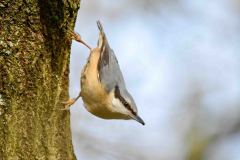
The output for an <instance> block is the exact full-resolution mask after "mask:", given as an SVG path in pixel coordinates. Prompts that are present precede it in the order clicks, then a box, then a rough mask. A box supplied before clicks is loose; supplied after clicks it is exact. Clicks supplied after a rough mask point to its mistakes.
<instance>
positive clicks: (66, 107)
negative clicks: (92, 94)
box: [61, 99, 76, 110]
mask: <svg viewBox="0 0 240 160" xmlns="http://www.w3.org/2000/svg"><path fill="white" fill-rule="evenodd" d="M75 102H76V100H75V99H69V100H68V101H66V102H62V104H65V106H64V108H63V109H61V110H69V109H70V107H71V105H73V104H74V103H75Z"/></svg>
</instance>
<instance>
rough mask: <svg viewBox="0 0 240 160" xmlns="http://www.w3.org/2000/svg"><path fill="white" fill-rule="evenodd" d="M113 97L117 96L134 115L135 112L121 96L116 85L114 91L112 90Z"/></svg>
mask: <svg viewBox="0 0 240 160" xmlns="http://www.w3.org/2000/svg"><path fill="white" fill-rule="evenodd" d="M114 97H116V98H118V99H119V100H120V101H121V102H122V104H123V105H124V106H125V107H126V108H127V109H128V110H130V111H131V113H132V114H133V115H136V112H134V111H133V109H132V108H131V106H130V104H129V103H128V102H127V101H126V100H125V99H124V98H123V97H122V96H121V93H120V90H119V87H118V86H115V92H114Z"/></svg>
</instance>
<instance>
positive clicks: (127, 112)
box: [112, 86, 145, 125]
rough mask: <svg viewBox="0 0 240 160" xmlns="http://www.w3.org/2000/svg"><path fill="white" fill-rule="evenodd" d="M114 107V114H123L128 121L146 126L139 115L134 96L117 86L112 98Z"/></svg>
mask: <svg viewBox="0 0 240 160" xmlns="http://www.w3.org/2000/svg"><path fill="white" fill-rule="evenodd" d="M112 107H113V110H114V112H117V113H119V114H122V115H123V116H124V117H126V119H133V120H136V121H137V122H139V123H141V124H142V125H145V123H144V121H143V120H142V118H141V117H139V115H138V111H137V106H136V104H135V102H134V100H133V98H132V96H131V95H130V94H129V93H128V92H127V90H125V89H122V90H121V89H120V88H119V86H115V88H114V92H113V96H112Z"/></svg>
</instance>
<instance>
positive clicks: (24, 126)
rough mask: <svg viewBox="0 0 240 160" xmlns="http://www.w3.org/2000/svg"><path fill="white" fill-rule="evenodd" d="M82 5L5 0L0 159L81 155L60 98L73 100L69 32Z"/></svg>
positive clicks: (1, 11) (0, 27)
mask: <svg viewBox="0 0 240 160" xmlns="http://www.w3.org/2000/svg"><path fill="white" fill-rule="evenodd" d="M79 3H80V2H79V1H76V0H64V1H59V0H51V1H45V0H16V1H12V0H2V1H1V2H0V95H1V97H0V100H1V103H0V112H1V115H0V160H2V159H14V160H15V159H44V160H45V159H61V160H62V159H68V160H69V159H76V158H75V156H74V153H73V147H72V142H71V131H70V122H69V112H67V111H61V110H60V109H61V107H63V106H62V105H61V103H60V102H61V101H63V100H66V99H68V74H69V57H70V45H71V41H70V40H69V37H68V35H67V31H68V30H72V29H73V27H74V23H75V20H76V15H77V10H78V8H79ZM2 102H4V103H2Z"/></svg>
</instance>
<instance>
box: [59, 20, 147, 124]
mask: <svg viewBox="0 0 240 160" xmlns="http://www.w3.org/2000/svg"><path fill="white" fill-rule="evenodd" d="M97 27H98V29H99V39H98V43H97V46H96V48H93V49H92V48H91V47H90V46H89V45H88V44H87V43H86V42H84V41H83V40H82V39H81V36H80V35H79V34H78V33H75V32H73V31H72V32H71V33H70V35H71V38H72V39H74V40H76V41H77V42H80V43H82V44H83V45H85V46H86V47H87V48H88V49H89V50H90V54H89V57H88V60H87V63H86V64H85V66H84V68H83V70H82V73H81V80H80V83H81V91H80V93H79V95H78V96H77V97H76V98H73V99H69V100H68V101H66V102H63V103H64V104H65V107H64V110H65V109H69V108H70V106H71V105H73V104H74V103H75V102H76V101H77V100H78V99H79V98H80V97H81V98H82V100H83V102H84V106H85V108H86V109H87V111H89V112H90V113H91V114H93V115H95V116H97V117H99V118H102V119H123V120H131V119H132V120H135V121H137V122H139V123H141V124H142V125H145V122H144V121H143V119H142V118H141V117H140V116H139V115H138V110H137V106H136V103H135V101H134V99H133V98H132V96H131V94H130V93H129V92H128V90H127V88H126V85H125V81H124V78H123V74H122V72H121V69H120V66H119V64H118V60H117V58H116V56H115V54H114V51H113V50H112V49H111V48H110V46H109V43H108V40H107V37H106V34H105V33H104V30H103V26H102V24H101V22H100V21H99V20H98V21H97Z"/></svg>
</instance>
